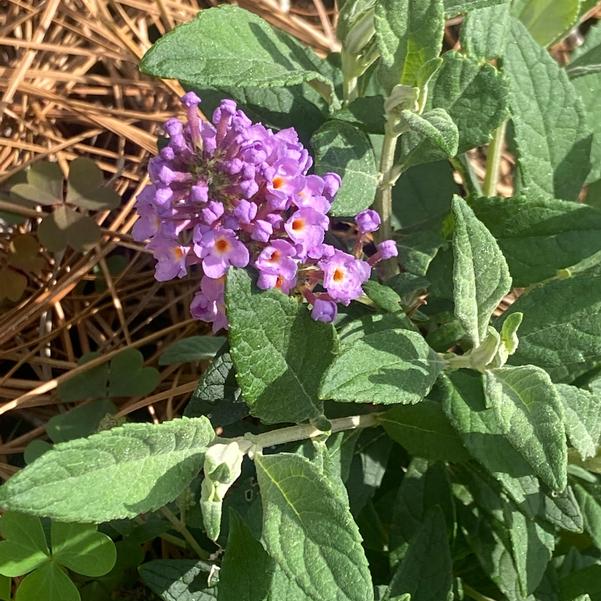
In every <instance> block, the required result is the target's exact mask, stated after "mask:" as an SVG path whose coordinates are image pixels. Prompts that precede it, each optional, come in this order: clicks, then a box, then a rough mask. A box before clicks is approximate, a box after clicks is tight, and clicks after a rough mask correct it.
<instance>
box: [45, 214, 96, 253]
mask: <svg viewBox="0 0 601 601" xmlns="http://www.w3.org/2000/svg"><path fill="white" fill-rule="evenodd" d="M100 234H101V232H100V228H99V227H98V224H97V223H96V222H95V221H94V220H93V219H92V218H91V217H88V216H87V215H82V214H81V213H78V212H77V211H74V210H73V209H71V208H69V207H67V206H64V205H63V206H60V207H58V208H57V209H56V210H55V211H54V212H52V213H50V215H46V217H44V219H42V222H41V223H40V226H39V228H38V236H39V237H40V241H41V242H42V244H43V245H44V246H45V247H46V248H47V249H48V250H50V251H52V252H58V251H60V250H64V249H65V248H66V247H67V246H70V247H71V248H74V249H76V250H85V249H88V248H90V247H92V246H93V245H94V244H95V243H96V242H98V240H99V239H100Z"/></svg>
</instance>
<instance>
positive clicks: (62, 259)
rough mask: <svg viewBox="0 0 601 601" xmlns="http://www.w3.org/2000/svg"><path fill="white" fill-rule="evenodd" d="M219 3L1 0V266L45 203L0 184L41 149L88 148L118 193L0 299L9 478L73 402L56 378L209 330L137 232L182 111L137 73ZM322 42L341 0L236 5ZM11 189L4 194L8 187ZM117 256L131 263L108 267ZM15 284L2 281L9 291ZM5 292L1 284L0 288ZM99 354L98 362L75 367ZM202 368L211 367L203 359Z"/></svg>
mask: <svg viewBox="0 0 601 601" xmlns="http://www.w3.org/2000/svg"><path fill="white" fill-rule="evenodd" d="M212 4H217V2H212V1H208V0H207V1H204V2H203V1H201V0H198V1H194V0H45V1H43V2H42V1H40V0H0V136H1V140H0V211H11V212H14V213H18V214H21V215H23V216H24V217H27V218H28V219H27V221H26V222H25V223H24V224H23V225H20V226H15V227H6V226H5V227H4V228H2V226H0V267H2V265H3V264H5V263H6V259H7V256H8V253H9V247H10V243H11V240H12V239H13V237H14V236H16V235H18V234H22V233H27V232H30V231H32V230H33V231H35V227H36V226H35V224H36V219H37V215H38V214H37V213H36V212H35V211H34V210H32V209H28V208H24V207H23V206H21V205H16V204H15V203H14V201H11V199H10V197H9V196H8V195H7V194H6V193H4V194H2V192H1V190H2V187H3V184H5V188H6V186H7V184H6V182H7V180H10V178H11V177H12V176H14V175H15V174H16V173H18V172H20V171H22V170H23V169H24V168H26V167H27V166H28V165H31V164H32V163H34V162H36V161H39V160H41V159H52V160H56V161H58V163H59V165H60V167H61V169H62V170H63V172H64V173H65V174H67V172H68V164H69V162H70V161H72V160H73V159H75V158H76V157H79V156H87V157H90V158H92V159H93V160H94V161H95V162H96V163H97V165H98V166H99V167H100V168H101V169H102V170H103V171H104V173H105V176H106V177H110V178H111V184H112V186H113V187H114V188H115V190H116V191H117V192H118V193H119V195H120V196H121V197H122V205H121V206H120V208H118V209H115V210H112V211H104V212H101V213H97V214H96V215H95V218H96V220H97V222H98V223H99V225H100V226H101V228H102V239H101V241H100V243H99V244H97V245H96V246H95V247H94V249H93V250H91V251H89V252H87V253H81V252H75V251H73V250H70V249H67V250H66V251H65V252H64V253H62V254H60V253H59V254H54V255H53V254H51V253H48V252H46V251H44V250H43V249H42V259H43V265H44V267H43V268H42V269H41V271H40V272H39V273H36V274H35V275H33V276H32V275H30V276H29V282H28V285H27V289H26V292H25V294H24V295H23V297H22V298H21V299H20V300H19V301H18V302H16V303H11V302H9V301H7V300H4V301H0V478H2V479H6V478H8V477H9V476H10V475H11V474H13V473H14V472H15V471H16V470H17V469H19V467H20V466H21V465H22V455H20V454H21V453H22V452H23V450H24V448H25V447H26V445H27V444H28V443H29V442H30V441H31V440H33V439H35V438H43V437H44V436H45V425H46V423H47V421H48V419H49V418H51V417H52V416H54V415H56V414H57V413H58V412H64V411H66V410H68V409H70V408H72V407H73V406H74V405H72V404H70V405H65V404H63V403H61V401H60V399H59V397H58V395H57V387H58V386H59V385H60V384H61V383H64V382H66V381H68V380H69V379H71V378H73V377H74V376H76V375H78V374H81V373H85V372H86V371H87V370H89V369H90V368H92V367H94V366H95V365H98V364H100V363H105V362H107V361H109V360H110V359H111V358H112V357H113V356H115V354H117V353H118V352H120V351H122V350H123V349H125V348H138V349H141V350H142V351H143V353H144V356H145V359H146V364H147V365H155V366H156V363H157V357H158V355H159V354H160V352H161V351H162V350H163V349H164V348H165V347H166V346H167V345H169V344H170V343H171V342H173V341H174V340H176V339H179V338H182V337H185V336H189V335H192V334H203V333H207V330H206V327H205V326H204V325H203V324H199V323H198V322H195V321H193V320H191V319H189V313H188V306H189V303H190V300H191V296H192V293H193V289H194V286H193V285H192V284H191V283H190V281H183V282H169V283H166V284H158V283H157V282H155V280H154V277H153V273H154V266H153V264H154V261H153V259H152V257H151V256H150V255H148V254H147V253H146V252H145V251H144V249H143V247H142V245H140V244H138V243H136V242H134V241H133V240H132V238H131V236H130V235H129V232H130V230H131V227H132V225H133V223H134V222H135V220H136V216H135V213H134V209H133V206H134V202H135V197H136V195H137V193H138V192H139V191H140V190H141V188H142V187H143V186H144V185H145V183H146V164H147V161H148V159H149V158H150V157H151V156H152V155H153V154H154V153H155V151H156V136H157V134H158V132H159V128H160V126H161V124H162V122H163V121H164V120H165V119H166V118H168V117H169V116H171V115H172V114H173V113H174V112H178V111H179V110H180V106H179V102H178V96H180V95H181V93H182V90H181V89H180V87H179V84H177V82H173V81H171V82H162V83H161V82H160V81H156V80H153V79H151V78H149V77H146V76H144V75H141V74H140V73H139V72H138V68H137V65H138V61H139V59H140V58H141V57H142V55H143V54H144V52H145V51H146V50H147V49H148V48H149V47H150V45H151V43H152V42H153V41H155V40H156V39H157V38H158V37H159V36H160V35H162V34H163V33H165V32H166V31H168V30H170V29H172V28H173V27H174V25H176V24H178V23H181V22H185V21H188V20H190V19H191V18H193V17H194V16H195V15H196V13H197V12H198V10H199V9H200V8H203V7H207V6H211V5H212ZM238 4H239V5H241V6H242V7H244V8H248V9H250V10H253V11H254V12H256V13H258V14H260V15H262V16H263V17H265V18H266V19H268V20H269V21H270V22H271V23H272V24H273V25H275V26H277V27H281V28H282V29H285V30H286V31H288V32H290V33H291V34H293V35H295V36H296V37H298V38H299V39H301V40H302V41H303V42H305V43H307V44H309V45H311V46H313V47H314V48H315V49H316V50H317V51H318V52H321V53H327V52H329V51H331V50H332V49H335V48H336V46H337V42H336V39H335V36H334V29H333V17H334V14H333V12H334V11H333V8H332V6H333V3H332V2H324V1H322V0H312V1H311V0H304V1H302V2H294V3H292V7H291V8H290V9H289V10H286V9H287V6H286V5H287V4H289V3H286V2H282V1H281V0H246V1H240V2H238ZM5 192H6V191H5ZM115 256H119V257H121V258H122V262H124V263H125V265H126V266H125V269H124V270H122V271H120V272H119V273H118V274H116V275H115V274H114V273H111V271H112V270H111V268H110V263H111V260H112V259H113V258H114V257H115ZM6 285H7V284H6V282H2V281H0V293H1V292H2V287H3V286H6ZM2 296H3V295H2V294H0V297H2ZM90 350H98V351H99V352H100V356H99V358H97V359H96V360H94V361H92V362H89V363H86V364H85V365H83V366H78V364H77V360H78V358H79V357H80V356H81V355H82V354H83V353H86V352H88V351H90ZM201 367H202V366H201ZM198 375H199V374H198V366H197V365H194V366H191V365H187V366H181V365H174V366H169V367H166V368H162V369H161V380H160V384H159V386H158V387H157V389H156V390H155V392H154V393H153V394H152V396H150V397H147V398H127V399H122V400H121V402H120V403H119V404H118V407H119V415H121V416H125V415H129V414H132V413H134V412H138V415H136V416H132V418H133V419H148V418H151V419H153V420H154V421H161V420H163V419H169V418H171V417H172V416H173V415H177V414H178V412H180V410H181V408H182V406H183V405H184V404H185V402H186V401H187V400H188V398H189V397H190V393H191V391H192V390H193V389H194V387H195V386H196V382H197V380H198Z"/></svg>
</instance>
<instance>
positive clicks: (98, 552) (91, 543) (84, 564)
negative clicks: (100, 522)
mask: <svg viewBox="0 0 601 601" xmlns="http://www.w3.org/2000/svg"><path fill="white" fill-rule="evenodd" d="M51 541H52V558H53V559H54V560H55V561H58V562H59V563H60V564H61V565H63V566H65V567H66V568H69V569H70V570H71V571H73V572H77V573H78V574H82V575H84V576H90V577H92V578H98V577H99V576H104V575H105V574H108V573H109V572H110V571H111V570H112V569H113V566H114V565H115V561H116V560H117V550H116V548H115V544H114V543H113V541H112V540H111V538H110V537H109V536H107V535H106V534H103V533H102V532H97V531H96V526H92V525H87V524H61V523H59V522H52V526H51Z"/></svg>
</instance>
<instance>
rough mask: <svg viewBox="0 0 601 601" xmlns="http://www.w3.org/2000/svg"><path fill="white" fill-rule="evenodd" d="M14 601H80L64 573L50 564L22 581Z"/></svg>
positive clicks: (76, 591) (75, 589) (53, 564)
mask: <svg viewBox="0 0 601 601" xmlns="http://www.w3.org/2000/svg"><path fill="white" fill-rule="evenodd" d="M15 601H80V596H79V591H78V590H77V587H76V586H75V585H74V584H73V582H72V581H71V579H70V578H69V576H67V574H66V573H65V571H64V570H63V569H62V568H61V567H60V566H59V565H58V564H56V563H54V562H50V563H47V564H46V565H44V566H42V567H41V568H40V569H39V570H36V571H35V572H32V573H31V574H29V575H28V576H26V577H25V578H24V579H23V582H21V585H20V586H19V589H18V590H17V596H16V598H15Z"/></svg>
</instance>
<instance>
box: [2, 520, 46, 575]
mask: <svg viewBox="0 0 601 601" xmlns="http://www.w3.org/2000/svg"><path fill="white" fill-rule="evenodd" d="M0 534H2V537H3V538H4V539H5V540H3V541H1V542H0V574H2V575H3V576H8V577H9V578H13V577H15V576H23V575H24V574H27V572H31V570H34V569H36V568H38V567H39V566H41V565H43V564H44V563H46V562H47V561H48V560H49V557H48V555H49V551H48V545H47V543H46V535H45V534H44V529H43V528H42V522H41V521H40V520H39V519H38V518H36V517H32V516H28V515H22V514H18V513H13V512H8V513H5V514H4V516H3V517H2V519H0Z"/></svg>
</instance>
